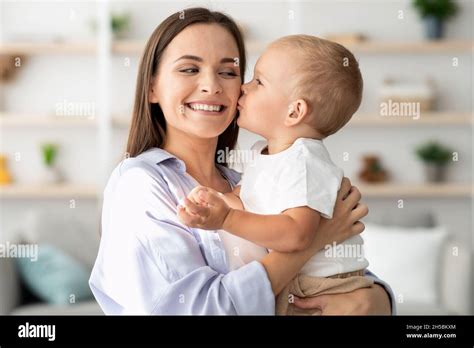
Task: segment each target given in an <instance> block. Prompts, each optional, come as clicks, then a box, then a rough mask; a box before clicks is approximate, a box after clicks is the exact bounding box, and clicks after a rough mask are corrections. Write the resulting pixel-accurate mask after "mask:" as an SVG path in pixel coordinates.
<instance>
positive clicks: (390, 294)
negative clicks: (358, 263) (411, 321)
mask: <svg viewBox="0 0 474 348" xmlns="http://www.w3.org/2000/svg"><path fill="white" fill-rule="evenodd" d="M365 276H366V277H367V278H370V279H372V280H373V281H374V282H375V283H376V284H378V285H380V286H382V287H383V288H384V289H385V291H386V292H387V295H388V297H390V305H391V307H392V315H397V306H396V303H395V295H394V294H393V290H392V288H391V287H390V285H388V284H387V283H386V282H384V281H383V280H381V279H380V278H378V277H377V276H376V275H375V274H373V273H372V272H371V271H369V270H366V271H365Z"/></svg>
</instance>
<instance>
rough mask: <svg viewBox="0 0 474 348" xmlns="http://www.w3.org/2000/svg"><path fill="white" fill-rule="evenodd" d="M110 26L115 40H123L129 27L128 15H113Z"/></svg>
mask: <svg viewBox="0 0 474 348" xmlns="http://www.w3.org/2000/svg"><path fill="white" fill-rule="evenodd" d="M111 26H112V33H113V35H114V37H115V39H123V38H124V37H125V35H126V33H127V31H128V29H129V27H130V14H128V13H120V14H119V13H113V14H112V18H111Z"/></svg>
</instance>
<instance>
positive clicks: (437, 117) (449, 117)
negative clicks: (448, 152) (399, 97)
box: [348, 112, 473, 126]
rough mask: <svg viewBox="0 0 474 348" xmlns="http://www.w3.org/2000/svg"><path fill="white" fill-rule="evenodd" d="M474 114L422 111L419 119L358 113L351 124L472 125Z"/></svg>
mask: <svg viewBox="0 0 474 348" xmlns="http://www.w3.org/2000/svg"><path fill="white" fill-rule="evenodd" d="M472 120H473V118H472V115H471V114H469V113H462V112H430V113H422V114H421V115H420V117H419V118H418V119H414V118H413V116H381V115H378V114H367V113H357V114H355V115H354V116H353V117H352V119H351V120H350V121H349V123H348V125H350V126H385V125H400V126H423V125H440V126H442V125H453V126H457V125H459V126H462V125H466V126H467V125H472V123H473V122H472Z"/></svg>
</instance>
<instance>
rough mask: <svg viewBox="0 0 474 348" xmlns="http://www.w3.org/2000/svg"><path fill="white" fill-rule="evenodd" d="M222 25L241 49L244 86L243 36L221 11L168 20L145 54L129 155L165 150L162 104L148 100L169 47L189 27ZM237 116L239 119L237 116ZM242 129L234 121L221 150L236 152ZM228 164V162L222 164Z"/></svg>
mask: <svg viewBox="0 0 474 348" xmlns="http://www.w3.org/2000/svg"><path fill="white" fill-rule="evenodd" d="M197 23H208V24H213V23H215V24H219V25H221V26H222V27H223V28H225V29H226V30H228V31H229V33H230V34H231V35H232V36H233V37H234V39H235V41H236V43H237V47H238V49H239V67H240V76H241V77H240V79H241V82H242V83H243V81H244V73H245V66H246V65H245V63H246V60H245V46H244V40H243V37H242V33H241V32H240V30H239V28H238V27H237V24H236V23H235V22H234V21H233V20H232V19H231V18H229V17H228V16H226V15H225V14H223V13H221V12H211V11H210V10H208V9H206V8H201V7H195V8H189V9H186V10H183V11H180V12H177V13H175V14H172V15H171V16H169V17H168V18H166V19H165V20H164V21H163V22H162V23H161V24H160V25H159V26H158V27H157V28H156V29H155V31H154V32H153V34H151V37H150V39H149V40H148V42H147V44H146V47H145V52H144V53H143V56H142V59H141V62H140V67H139V69H138V77H137V87H136V92H135V105H134V108H133V115H132V123H131V126H130V132H129V135H128V143H127V155H128V156H130V157H135V156H137V155H139V154H140V153H142V152H144V151H146V150H148V149H150V148H152V147H161V146H162V145H163V143H164V140H165V135H166V121H165V117H164V115H163V111H162V110H161V107H160V105H159V104H152V103H150V101H149V100H148V96H149V91H150V88H151V85H152V80H153V79H154V78H155V76H156V73H157V71H158V65H159V63H160V59H161V56H162V54H163V51H164V50H165V48H166V47H167V46H168V44H169V43H170V42H171V40H173V39H174V38H175V37H176V35H178V34H179V33H180V32H181V31H182V30H183V29H185V28H186V27H188V26H190V25H192V24H197ZM235 117H238V114H236V116H235ZM238 134H239V127H238V126H237V123H236V122H235V119H234V121H233V122H232V123H231V124H230V125H229V126H228V127H227V129H226V130H225V131H224V132H223V133H222V134H220V135H219V137H218V141H217V148H216V156H215V158H216V162H217V153H218V152H217V151H219V150H224V151H225V149H226V148H228V149H229V150H230V149H233V148H234V146H235V143H236V142H237V136H238ZM221 164H223V165H225V163H221Z"/></svg>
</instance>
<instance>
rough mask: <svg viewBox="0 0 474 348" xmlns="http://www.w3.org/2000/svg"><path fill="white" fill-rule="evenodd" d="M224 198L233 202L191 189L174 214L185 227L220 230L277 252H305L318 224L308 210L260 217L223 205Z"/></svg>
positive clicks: (208, 191)
mask: <svg viewBox="0 0 474 348" xmlns="http://www.w3.org/2000/svg"><path fill="white" fill-rule="evenodd" d="M237 193H238V192H237ZM227 198H231V199H236V197H227V196H226V195H223V194H222V193H219V192H216V191H214V190H212V189H210V188H206V187H198V188H195V189H194V190H193V191H192V192H191V193H190V195H189V198H186V199H185V201H184V204H185V206H184V207H180V208H179V210H178V215H179V217H180V219H181V221H182V222H183V223H184V224H186V225H187V226H190V227H197V228H202V229H209V230H215V229H224V230H226V231H228V232H230V233H232V234H234V235H236V236H239V237H241V238H244V239H247V240H249V241H252V242H254V243H256V244H259V245H261V246H264V247H266V248H268V249H273V250H275V251H279V252H293V251H296V250H303V249H305V248H306V247H307V246H308V245H309V244H310V243H311V241H312V239H313V237H314V229H315V228H317V227H318V225H319V221H320V215H319V213H318V212H317V211H315V210H313V209H311V208H308V207H298V208H291V209H287V210H285V211H284V212H283V213H281V214H276V215H261V214H254V213H250V212H247V211H243V210H238V209H233V208H231V207H230V206H229V204H228V203H227V202H226V201H227ZM239 201H240V200H239Z"/></svg>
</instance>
